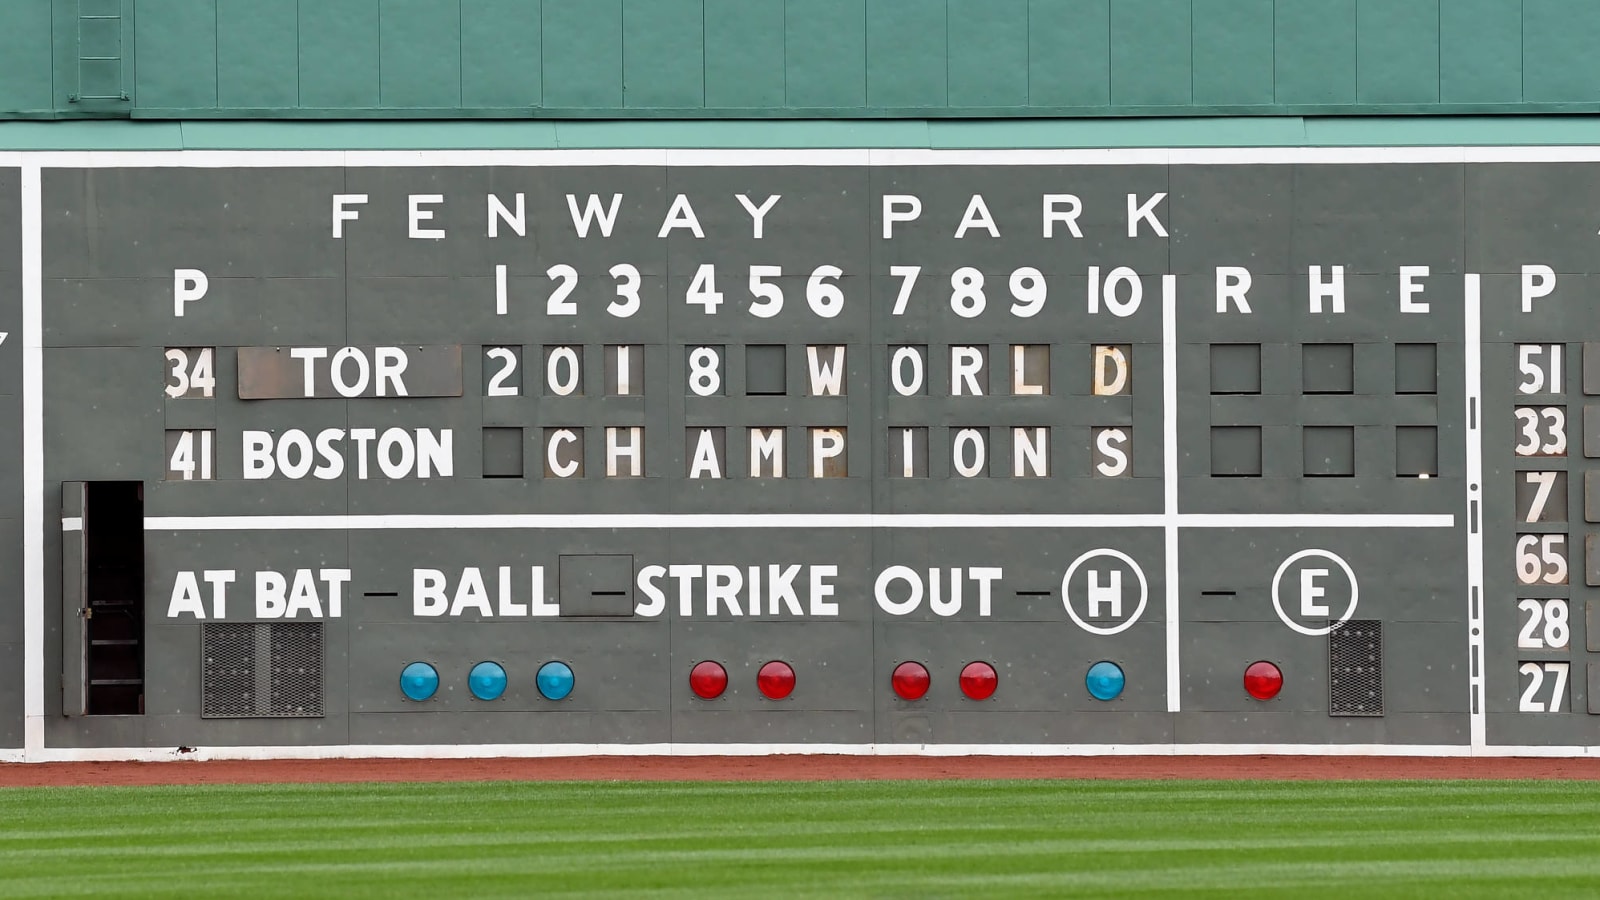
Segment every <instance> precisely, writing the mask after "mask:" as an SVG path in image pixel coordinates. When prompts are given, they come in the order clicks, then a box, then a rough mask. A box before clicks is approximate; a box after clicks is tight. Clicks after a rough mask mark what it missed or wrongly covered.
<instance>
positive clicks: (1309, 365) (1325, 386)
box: [1300, 344, 1356, 394]
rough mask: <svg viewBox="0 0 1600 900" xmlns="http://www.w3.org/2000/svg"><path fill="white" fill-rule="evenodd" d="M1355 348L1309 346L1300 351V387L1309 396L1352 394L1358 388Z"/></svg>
mask: <svg viewBox="0 0 1600 900" xmlns="http://www.w3.org/2000/svg"><path fill="white" fill-rule="evenodd" d="M1355 359H1356V355H1355V346H1354V345H1352V344H1306V345H1305V346H1303V347H1301V349H1300V361H1301V366H1300V388H1301V391H1302V392H1303V393H1307V394H1350V393H1354V392H1355V388H1356V368H1355Z"/></svg>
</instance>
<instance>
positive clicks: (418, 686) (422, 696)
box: [400, 662, 439, 700]
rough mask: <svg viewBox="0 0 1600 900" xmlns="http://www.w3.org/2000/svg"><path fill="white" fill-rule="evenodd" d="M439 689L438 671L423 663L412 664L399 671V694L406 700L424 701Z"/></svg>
mask: <svg viewBox="0 0 1600 900" xmlns="http://www.w3.org/2000/svg"><path fill="white" fill-rule="evenodd" d="M438 689H439V670H437V669H435V668H434V667H433V666H430V665H428V664H427V663H425V662H414V663H412V664H411V665H409V666H406V667H405V668H404V669H401V670H400V692H401V693H402V694H405V695H406V699H408V700H426V699H428V698H429V697H432V696H433V693H434V691H437V690H438Z"/></svg>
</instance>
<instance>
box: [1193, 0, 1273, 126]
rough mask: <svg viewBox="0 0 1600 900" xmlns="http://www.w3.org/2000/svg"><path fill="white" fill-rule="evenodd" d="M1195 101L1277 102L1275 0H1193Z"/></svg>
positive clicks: (1230, 103)
mask: <svg viewBox="0 0 1600 900" xmlns="http://www.w3.org/2000/svg"><path fill="white" fill-rule="evenodd" d="M1193 9H1194V102H1196V103H1200V104H1205V105H1208V106H1209V105H1215V106H1270V105H1272V44H1273V33H1272V0H1193Z"/></svg>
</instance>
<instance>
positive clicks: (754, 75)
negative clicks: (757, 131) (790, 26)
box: [705, 0, 784, 110]
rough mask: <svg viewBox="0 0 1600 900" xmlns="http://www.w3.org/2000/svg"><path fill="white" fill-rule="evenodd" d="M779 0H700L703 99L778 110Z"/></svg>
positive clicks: (780, 97) (724, 106) (780, 83)
mask: <svg viewBox="0 0 1600 900" xmlns="http://www.w3.org/2000/svg"><path fill="white" fill-rule="evenodd" d="M783 11H784V0H706V29H705V35H706V37H705V45H706V62H705V86H706V88H705V101H706V105H707V106H711V107H717V108H721V109H733V110H746V109H781V108H783V103H784V88H783V79H784V47H783V37H784V25H783V22H784V18H783Z"/></svg>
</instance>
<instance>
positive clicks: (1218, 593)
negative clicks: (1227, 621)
mask: <svg viewBox="0 0 1600 900" xmlns="http://www.w3.org/2000/svg"><path fill="white" fill-rule="evenodd" d="M1238 593H1239V592H1238V591H1201V592H1200V596H1202V597H1234V596H1237V595H1238Z"/></svg>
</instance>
